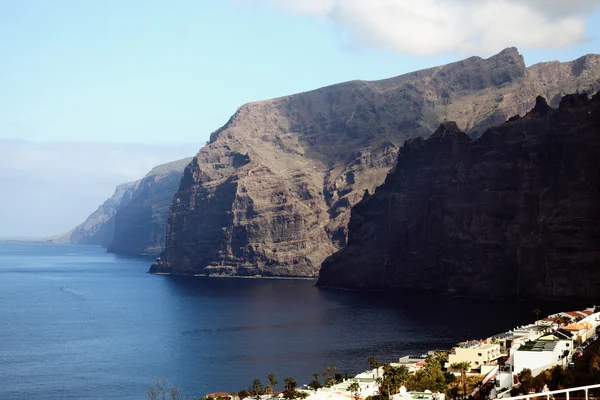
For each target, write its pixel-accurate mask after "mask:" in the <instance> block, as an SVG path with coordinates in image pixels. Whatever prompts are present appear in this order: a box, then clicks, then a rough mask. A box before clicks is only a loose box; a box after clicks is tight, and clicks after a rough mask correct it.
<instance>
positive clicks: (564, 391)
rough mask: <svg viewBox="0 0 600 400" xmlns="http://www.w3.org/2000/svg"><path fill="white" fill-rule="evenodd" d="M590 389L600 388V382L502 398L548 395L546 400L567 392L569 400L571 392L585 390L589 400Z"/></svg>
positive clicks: (519, 399) (586, 399) (520, 399)
mask: <svg viewBox="0 0 600 400" xmlns="http://www.w3.org/2000/svg"><path fill="white" fill-rule="evenodd" d="M590 389H600V384H598V385H589V386H579V387H574V388H570V389H561V390H551V391H549V392H542V393H532V394H524V395H521V396H515V397H504V398H503V399H502V400H529V399H532V398H537V397H540V398H543V397H546V400H550V398H551V397H553V396H554V395H555V394H562V393H565V394H566V398H567V400H569V398H570V396H569V395H570V393H571V392H581V391H583V392H585V400H589V396H588V395H589V390H590Z"/></svg>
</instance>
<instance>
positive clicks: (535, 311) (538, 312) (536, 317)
mask: <svg viewBox="0 0 600 400" xmlns="http://www.w3.org/2000/svg"><path fill="white" fill-rule="evenodd" d="M533 314H534V315H535V321H536V322H537V321H539V320H540V315H541V314H542V310H540V309H539V308H536V309H534V310H533Z"/></svg>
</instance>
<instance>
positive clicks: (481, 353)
mask: <svg viewBox="0 0 600 400" xmlns="http://www.w3.org/2000/svg"><path fill="white" fill-rule="evenodd" d="M504 356H506V354H505V353H502V351H500V344H499V343H488V342H487V341H480V340H474V341H469V342H465V343H462V344H460V345H459V346H456V347H454V348H453V349H452V350H451V351H450V354H448V362H447V363H446V365H445V366H446V368H448V369H449V370H452V367H451V365H452V364H454V363H459V362H469V363H470V365H471V371H474V370H476V371H479V372H482V371H481V369H482V367H483V366H490V365H492V366H493V365H498V360H499V359H500V358H502V357H504Z"/></svg>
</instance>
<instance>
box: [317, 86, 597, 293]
mask: <svg viewBox="0 0 600 400" xmlns="http://www.w3.org/2000/svg"><path fill="white" fill-rule="evenodd" d="M599 154H600V93H598V94H596V95H595V96H594V97H593V99H592V100H589V99H588V96H587V95H569V96H566V97H564V98H563V99H562V101H561V102H560V106H559V108H558V109H556V110H555V109H552V108H551V107H549V106H548V104H547V103H546V101H545V100H544V99H543V98H542V97H538V99H537V101H536V105H535V107H534V108H533V109H532V110H531V111H530V112H528V113H527V114H526V115H525V116H524V117H522V118H520V117H518V116H517V117H514V118H511V119H510V120H509V121H508V122H506V123H504V124H502V125H500V126H498V127H494V128H491V129H489V130H488V131H486V132H485V133H484V134H483V136H481V137H480V138H479V139H477V140H472V139H471V138H469V136H468V135H467V134H466V133H464V132H462V131H461V130H460V129H459V127H458V126H457V125H456V124H455V123H444V124H442V125H441V126H440V128H439V129H438V130H437V131H436V132H435V133H434V134H433V135H431V136H430V137H429V138H428V139H423V138H416V139H413V140H410V141H407V142H406V143H405V144H404V145H403V146H402V148H401V149H400V151H399V154H398V161H397V165H396V167H395V169H394V170H393V171H391V172H390V174H389V175H388V176H387V178H386V180H385V183H384V184H383V185H382V186H380V187H378V188H377V190H376V191H375V193H373V194H372V195H369V194H365V195H364V198H363V199H362V201H361V202H359V203H358V204H357V205H356V206H355V207H354V208H353V209H352V217H351V220H350V224H349V235H348V244H347V246H346V247H345V248H344V249H342V250H341V251H339V252H337V253H335V254H333V255H332V256H330V257H329V258H328V259H327V260H325V262H324V263H323V266H322V269H321V272H320V277H319V281H318V285H320V286H328V287H337V288H352V289H394V290H401V289H402V288H411V289H424V290H432V291H435V292H449V293H456V294H462V295H472V296H484V297H511V298H513V297H520V298H537V299H553V300H559V299H568V300H572V299H586V300H591V299H593V300H597V299H599V298H600V270H599V269H598V264H599V263H600V158H599V156H598V155H599Z"/></svg>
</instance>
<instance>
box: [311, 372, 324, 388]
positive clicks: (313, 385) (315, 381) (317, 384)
mask: <svg viewBox="0 0 600 400" xmlns="http://www.w3.org/2000/svg"><path fill="white" fill-rule="evenodd" d="M312 376H313V381H312V382H311V383H310V387H311V388H312V389H313V390H314V391H315V392H316V391H317V389H319V388H321V387H323V386H322V385H321V382H319V373H318V372H313V374H312Z"/></svg>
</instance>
